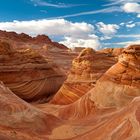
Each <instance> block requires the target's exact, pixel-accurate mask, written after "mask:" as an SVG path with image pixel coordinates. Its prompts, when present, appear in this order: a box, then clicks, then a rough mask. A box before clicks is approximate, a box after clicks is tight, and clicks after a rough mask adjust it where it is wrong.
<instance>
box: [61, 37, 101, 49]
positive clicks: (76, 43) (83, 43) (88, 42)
mask: <svg viewBox="0 0 140 140" xmlns="http://www.w3.org/2000/svg"><path fill="white" fill-rule="evenodd" d="M60 43H62V44H64V45H66V46H69V47H70V48H74V47H85V48H87V47H91V48H93V49H96V50H97V49H99V48H100V42H99V39H98V37H97V36H96V35H94V34H93V35H90V36H88V37H87V38H86V39H81V38H79V39H76V38H73V37H65V38H64V40H63V41H60Z"/></svg>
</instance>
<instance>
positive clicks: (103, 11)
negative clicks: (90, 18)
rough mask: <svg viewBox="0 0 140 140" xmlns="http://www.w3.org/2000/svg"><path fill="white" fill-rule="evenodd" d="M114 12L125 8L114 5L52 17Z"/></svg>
mask: <svg viewBox="0 0 140 140" xmlns="http://www.w3.org/2000/svg"><path fill="white" fill-rule="evenodd" d="M113 12H123V10H122V9H121V8H120V7H115V6H114V7H109V8H104V9H100V10H93V11H87V12H80V13H75V14H70V15H63V16H57V17H52V18H50V19H56V18H69V17H78V16H84V15H93V14H100V13H113Z"/></svg>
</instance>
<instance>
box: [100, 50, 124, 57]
mask: <svg viewBox="0 0 140 140" xmlns="http://www.w3.org/2000/svg"><path fill="white" fill-rule="evenodd" d="M123 49H124V48H106V49H102V50H99V52H101V53H104V54H106V55H108V56H114V57H116V56H119V55H121V53H122V52H123Z"/></svg>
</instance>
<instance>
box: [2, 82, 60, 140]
mask: <svg viewBox="0 0 140 140" xmlns="http://www.w3.org/2000/svg"><path fill="white" fill-rule="evenodd" d="M60 124H61V121H60V120H59V119H58V118H56V117H54V116H52V115H49V114H47V113H44V112H42V111H41V110H39V109H37V108H35V107H33V106H32V105H30V104H28V103H27V102H25V101H23V100H22V99H20V98H19V97H18V96H16V95H14V93H13V92H11V91H10V90H9V88H7V87H5V86H4V85H3V84H2V83H0V139H1V140H24V139H26V140H32V139H34V140H43V139H46V138H47V135H49V134H50V133H51V132H52V130H53V128H54V127H56V126H59V125H60Z"/></svg>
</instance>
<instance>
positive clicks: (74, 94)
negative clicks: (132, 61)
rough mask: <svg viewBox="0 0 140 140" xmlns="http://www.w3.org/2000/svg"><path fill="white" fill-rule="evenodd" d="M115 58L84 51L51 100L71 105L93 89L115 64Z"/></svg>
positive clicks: (92, 51) (54, 102)
mask: <svg viewBox="0 0 140 140" xmlns="http://www.w3.org/2000/svg"><path fill="white" fill-rule="evenodd" d="M115 62H116V61H115V59H114V58H113V57H108V56H106V55H105V54H103V53H98V52H96V51H95V50H93V49H91V48H87V49H84V50H83V51H82V52H81V53H80V54H79V56H78V57H77V58H75V59H74V60H73V62H72V68H71V70H70V73H69V75H68V78H67V80H66V81H65V83H64V84H63V86H62V87H61V89H60V90H59V91H58V92H57V93H56V95H55V96H54V98H53V99H52V100H51V103H53V104H70V103H73V102H74V101H76V100H78V99H79V98H80V97H81V96H83V95H84V94H85V93H87V92H88V91H89V90H90V89H92V88H93V87H94V85H95V83H96V81H97V80H98V79H99V78H100V77H101V75H102V74H103V73H104V72H105V71H106V70H107V69H108V68H109V67H111V66H112V65H113V64H115Z"/></svg>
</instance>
